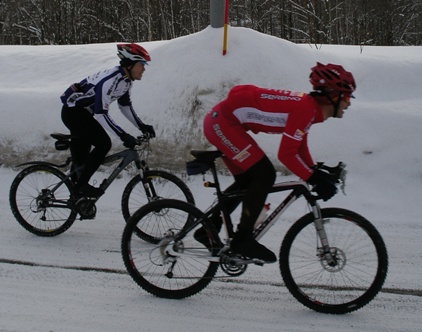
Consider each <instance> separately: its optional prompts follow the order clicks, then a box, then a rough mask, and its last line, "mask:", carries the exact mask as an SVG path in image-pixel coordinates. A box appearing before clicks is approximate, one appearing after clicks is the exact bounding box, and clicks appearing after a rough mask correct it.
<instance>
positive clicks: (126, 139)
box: [120, 133, 136, 149]
mask: <svg viewBox="0 0 422 332" xmlns="http://www.w3.org/2000/svg"><path fill="white" fill-rule="evenodd" d="M120 138H121V140H122V141H123V145H124V146H125V147H127V148H129V149H133V148H134V147H135V145H136V138H135V137H133V136H132V135H129V134H127V133H124V134H123V135H122V136H121V137H120Z"/></svg>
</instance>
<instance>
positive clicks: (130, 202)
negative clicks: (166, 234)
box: [122, 170, 195, 243]
mask: <svg viewBox="0 0 422 332" xmlns="http://www.w3.org/2000/svg"><path fill="white" fill-rule="evenodd" d="M162 198H171V199H177V200H181V201H185V202H188V203H191V204H195V200H194V198H193V194H192V192H191V191H190V189H189V187H188V186H187V185H186V184H185V182H183V181H182V180H181V179H180V178H178V177H177V176H176V175H174V174H171V173H169V172H166V171H161V170H148V171H145V172H144V174H143V177H141V176H140V175H137V176H135V177H134V178H133V179H132V180H130V182H129V183H128V184H127V186H126V188H125V189H124V191H123V195H122V213H123V217H124V219H125V220H126V221H127V220H128V219H129V218H130V217H131V216H132V215H133V214H134V213H135V211H136V210H138V209H139V208H140V207H142V206H144V205H145V204H147V203H149V202H153V201H156V200H159V199H162ZM168 228H169V225H167V224H162V223H160V222H159V221H158V220H150V221H145V222H143V223H142V226H141V227H140V228H139V229H138V230H137V234H138V236H139V237H141V238H142V239H144V240H145V241H148V242H151V243H158V241H160V240H161V237H160V236H161V234H162V233H163V230H166V229H168Z"/></svg>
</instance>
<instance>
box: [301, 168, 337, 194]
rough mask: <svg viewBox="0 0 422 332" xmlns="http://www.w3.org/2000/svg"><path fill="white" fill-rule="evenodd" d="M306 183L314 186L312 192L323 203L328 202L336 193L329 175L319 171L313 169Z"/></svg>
mask: <svg viewBox="0 0 422 332" xmlns="http://www.w3.org/2000/svg"><path fill="white" fill-rule="evenodd" d="M306 182H308V183H309V184H310V185H312V186H314V187H313V189H312V191H314V192H316V193H317V194H318V196H319V197H320V198H322V199H323V200H324V201H328V200H329V199H330V198H331V197H333V196H334V195H335V194H336V193H337V187H336V185H335V183H334V182H333V181H332V180H331V178H330V176H329V174H327V173H325V172H323V171H321V170H319V169H314V172H313V173H312V175H311V177H310V178H309V179H308V180H307V181H306Z"/></svg>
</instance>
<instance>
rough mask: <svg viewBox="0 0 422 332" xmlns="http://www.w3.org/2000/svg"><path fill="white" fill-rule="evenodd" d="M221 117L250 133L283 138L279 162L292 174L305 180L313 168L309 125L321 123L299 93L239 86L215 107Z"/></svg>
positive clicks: (315, 110) (312, 101) (307, 99)
mask: <svg viewBox="0 0 422 332" xmlns="http://www.w3.org/2000/svg"><path fill="white" fill-rule="evenodd" d="M218 107H219V108H221V109H223V110H224V117H225V118H229V119H230V118H231V120H233V121H238V122H239V123H240V124H241V126H242V127H243V128H244V129H245V130H247V131H248V130H250V131H252V132H253V133H259V132H263V133H267V134H281V133H282V134H283V137H282V139H281V143H280V147H279V150H278V158H279V160H280V161H281V162H282V163H283V164H284V165H285V166H286V167H287V168H288V169H289V170H290V171H291V172H293V173H294V174H296V175H297V176H299V177H300V178H301V179H303V180H307V179H308V178H309V177H310V175H311V174H312V170H311V169H310V167H311V166H313V165H314V162H313V160H312V157H311V154H310V153H309V148H308V132H309V129H310V127H311V125H312V124H314V123H317V122H322V121H323V117H322V112H321V110H320V108H319V106H318V104H317V102H316V101H315V99H314V98H312V97H310V96H309V95H308V94H305V93H302V92H293V91H288V90H271V89H265V88H260V87H256V86H253V85H239V86H235V87H234V88H233V89H232V90H230V92H229V94H228V96H227V98H226V99H225V100H223V101H222V102H221V103H219V104H218Z"/></svg>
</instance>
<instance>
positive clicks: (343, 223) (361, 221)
mask: <svg viewBox="0 0 422 332" xmlns="http://www.w3.org/2000/svg"><path fill="white" fill-rule="evenodd" d="M321 213H322V218H323V226H324V229H325V232H326V234H327V239H328V243H329V246H330V249H331V250H330V251H331V254H332V257H333V258H334V260H333V261H329V260H327V259H326V256H325V255H324V253H323V252H322V248H321V242H320V240H319V237H318V236H317V233H316V230H315V225H314V216H313V213H309V214H307V215H305V216H303V217H302V218H300V219H299V220H298V221H296V222H295V223H294V224H293V226H292V227H291V228H290V229H289V231H288V232H287V234H286V236H285V238H284V240H283V243H282V245H281V249H280V261H279V265H280V271H281V275H282V277H283V280H284V282H285V284H286V287H287V288H288V289H289V291H290V293H291V294H292V295H293V296H294V297H295V298H296V299H297V300H298V301H299V302H300V303H302V304H303V305H305V306H306V307H308V308H310V309H313V310H315V311H318V312H323V313H329V314H344V313H348V312H351V311H355V310H357V309H359V308H362V307H363V306H365V305H366V304H368V303H369V302H370V301H371V300H372V299H373V298H374V297H375V296H376V295H377V294H378V292H379V291H380V290H381V287H382V285H383V283H384V280H385V278H386V275H387V270H388V255H387V249H386V247H385V244H384V241H383V239H382V237H381V235H380V234H379V232H378V231H377V230H376V228H375V227H374V226H373V225H372V224H371V223H370V222H369V221H368V220H366V219H365V218H364V217H362V216H360V215H359V214H357V213H354V212H352V211H348V210H345V209H339V208H326V209H321Z"/></svg>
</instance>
